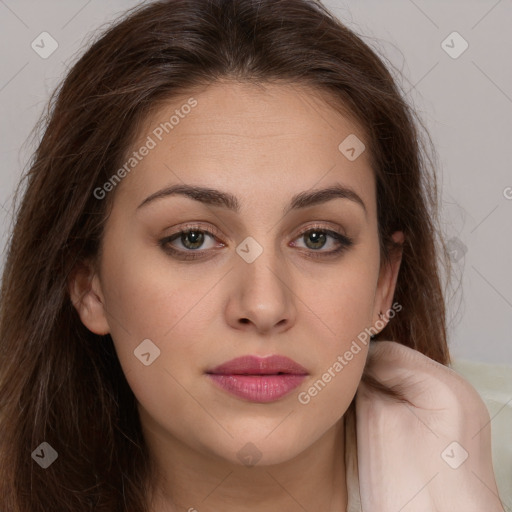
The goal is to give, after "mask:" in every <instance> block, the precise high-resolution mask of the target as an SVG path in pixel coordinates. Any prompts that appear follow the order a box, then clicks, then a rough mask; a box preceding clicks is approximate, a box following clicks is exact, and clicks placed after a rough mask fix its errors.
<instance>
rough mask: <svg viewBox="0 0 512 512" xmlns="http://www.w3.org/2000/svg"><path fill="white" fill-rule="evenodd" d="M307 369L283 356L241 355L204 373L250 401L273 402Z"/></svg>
mask: <svg viewBox="0 0 512 512" xmlns="http://www.w3.org/2000/svg"><path fill="white" fill-rule="evenodd" d="M308 374H309V373H308V371H307V370H306V369H305V368H304V367H303V366H301V365H300V364H298V363H297V362H295V361H293V360H292V359H290V358H288V357H285V356H278V355H273V356H269V357H266V358H261V357H259V356H242V357H239V358H236V359H232V360H231V361H228V362H226V363H223V364H221V365H219V366H217V367H215V368H213V369H212V370H209V371H207V372H206V375H208V377H209V378H210V379H211V381H212V382H214V383H215V384H216V385H217V386H218V387H219V388H221V389H223V390H224V391H227V392H228V393H230V394H231V395H234V396H236V397H238V398H243V399H245V400H248V401H250V402H259V403H267V402H274V401H276V400H279V399H280V398H282V397H284V396H286V395H288V394H289V393H290V392H291V391H292V390H293V389H295V388H296V387H297V386H299V385H300V384H301V382H302V381H303V380H304V379H305V378H306V377H307V375H308Z"/></svg>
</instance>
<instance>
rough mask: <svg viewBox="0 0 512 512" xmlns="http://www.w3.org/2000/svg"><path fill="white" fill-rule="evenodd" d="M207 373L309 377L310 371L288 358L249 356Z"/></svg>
mask: <svg viewBox="0 0 512 512" xmlns="http://www.w3.org/2000/svg"><path fill="white" fill-rule="evenodd" d="M206 373H214V374H224V375H226V374H229V375H276V374H278V373H289V374H293V375H307V374H308V371H307V370H306V369H305V368H304V367H303V366H301V365H300V364H299V363H297V362H295V361H294V360H293V359H290V358H289V357H286V356H280V355H272V356H267V357H260V356H252V355H247V356H241V357H237V358H235V359H231V360H230V361H227V362H225V363H222V364H221V365H219V366H217V367H215V368H213V370H208V371H207V372H206Z"/></svg>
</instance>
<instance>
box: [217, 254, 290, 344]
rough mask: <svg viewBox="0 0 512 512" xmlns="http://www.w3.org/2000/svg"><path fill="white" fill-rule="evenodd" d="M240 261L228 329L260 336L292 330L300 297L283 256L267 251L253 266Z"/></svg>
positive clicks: (235, 275)
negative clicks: (295, 290)
mask: <svg viewBox="0 0 512 512" xmlns="http://www.w3.org/2000/svg"><path fill="white" fill-rule="evenodd" d="M237 258H238V259H237V260H236V262H235V268H234V270H233V272H232V280H233V281H232V282H233V287H232V288H231V290H230V297H229V301H228V305H227V308H226V315H227V320H228V323H229V325H230V326H231V327H233V328H235V329H237V330H246V331H250V330H253V331H255V332H258V333H260V334H275V333H277V332H283V331H287V330H288V329H290V328H291V327H292V325H293V324H294V323H295V319H296V313H297V311H296V301H297V296H296V294H295V292H294V290H293V282H292V278H291V276H290V273H289V271H288V269H287V266H286V262H285V261H284V260H283V258H282V256H281V255H280V254H279V253H278V252H277V253H276V251H273V250H270V249H264V250H263V252H262V253H261V254H260V255H259V256H258V257H257V258H256V259H255V260H254V261H252V262H251V263H248V262H247V261H246V260H244V259H243V258H242V257H239V256H237Z"/></svg>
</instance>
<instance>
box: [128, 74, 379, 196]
mask: <svg viewBox="0 0 512 512" xmlns="http://www.w3.org/2000/svg"><path fill="white" fill-rule="evenodd" d="M330 99H331V98H330V97H329V96H327V95H326V94H325V93H323V92H321V91H318V90H316V89H313V88H311V87H307V86H304V85H300V86H297V85H290V84H276V83H274V84H270V83H267V84H264V85H262V84H258V85H256V84H251V83H245V82H233V81H227V82H219V83H214V84H212V85H209V86H205V87H202V88H201V89H199V88H196V89H195V90H191V91H190V92H189V93H188V94H183V95H181V96H180V97H175V98H173V99H172V100H169V101H166V102H160V103H159V104H158V105H157V106H155V107H154V108H153V110H152V113H151V114H150V115H148V116H147V118H146V119H145V120H144V122H143V123H142V124H141V129H140V130H139V133H138V136H137V138H136V141H135V142H134V143H133V144H132V145H131V146H130V150H129V151H128V155H127V158H128V157H129V155H130V154H131V152H133V151H137V150H138V149H139V148H141V147H143V146H148V147H149V146H151V149H150V150H149V151H146V156H144V157H142V158H141V159H140V161H139V162H138V163H137V166H136V169H135V172H130V174H129V176H127V178H125V180H123V183H122V187H120V188H127V192H126V193H128V194H130V195H136V196H137V199H140V200H143V199H144V197H145V195H148V194H151V193H153V192H155V190H157V189H158V188H161V187H163V186H169V185H172V184H175V183H180V182H182V183H192V184H198V185H202V186H209V187H212V188H222V189H224V190H232V191H233V192H234V191H235V189H236V192H237V195H238V194H240V195H242V196H243V195H244V194H245V195H246V196H247V197H250V196H257V195H258V193H261V196H260V200H261V199H262V198H264V199H269V198H270V197H271V196H272V197H273V196H274V195H275V194H277V193H279V191H282V192H285V193H287V195H288V196H290V195H292V194H294V193H295V192H299V191H302V190H304V189H305V188H316V187H323V186H328V185H329V184H331V183H333V182H338V183H339V182H340V180H341V181H342V182H343V183H344V184H346V185H348V186H351V187H353V188H356V189H358V193H359V194H360V195H366V198H367V200H368V201H370V199H371V198H372V196H373V192H374V190H373V188H374V183H373V181H374V178H373V171H372V169H371V166H370V155H369V151H368V150H367V149H369V148H368V144H367V142H366V135H365V132H364V130H363V129H362V127H361V126H360V124H359V123H357V122H356V121H355V120H354V118H353V117H352V116H350V117H349V116H347V115H343V114H342V113H340V111H339V110H338V109H336V108H335V106H334V102H333V101H332V100H331V102H329V100H330ZM347 140H348V141H349V142H348V143H344V141H347ZM358 141H359V142H360V143H362V144H365V145H366V149H364V150H362V147H363V146H361V145H360V146H357V144H358ZM354 142H355V145H354ZM350 146H354V147H355V149H356V151H357V152H360V151H361V150H362V153H361V154H360V155H359V156H358V157H357V158H356V159H352V158H348V157H347V156H349V157H350V156H351V155H352V156H353V152H352V153H347V152H346V150H347V149H349V150H350V149H351V148H350ZM128 182H129V183H128ZM143 196H144V197H143ZM370 202H371V201H370Z"/></svg>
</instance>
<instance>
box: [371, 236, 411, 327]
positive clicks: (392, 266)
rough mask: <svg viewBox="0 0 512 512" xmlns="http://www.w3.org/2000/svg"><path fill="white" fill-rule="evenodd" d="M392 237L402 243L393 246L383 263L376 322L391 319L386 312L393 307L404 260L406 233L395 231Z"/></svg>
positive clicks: (376, 301)
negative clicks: (387, 260)
mask: <svg viewBox="0 0 512 512" xmlns="http://www.w3.org/2000/svg"><path fill="white" fill-rule="evenodd" d="M391 238H392V239H393V241H394V242H395V243H397V244H400V247H393V248H392V249H391V253H390V256H389V262H383V263H382V264H381V268H380V272H379V279H378V282H377V291H376V294H375V307H374V312H373V316H374V318H373V320H374V324H375V322H376V321H377V320H381V319H382V320H383V321H384V322H385V323H386V324H387V322H388V320H389V319H388V317H387V315H386V312H387V311H389V309H390V308H391V303H392V301H393V295H394V294H395V287H396V282H397V279H398V271H399V270H400V264H401V262H402V247H401V246H403V243H404V234H403V232H402V231H395V232H394V233H393V234H392V235H391ZM379 313H382V314H383V317H379ZM380 330H382V329H380Z"/></svg>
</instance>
